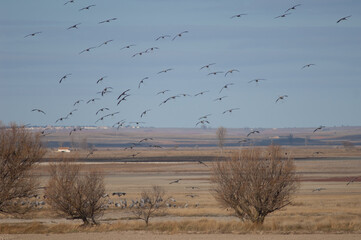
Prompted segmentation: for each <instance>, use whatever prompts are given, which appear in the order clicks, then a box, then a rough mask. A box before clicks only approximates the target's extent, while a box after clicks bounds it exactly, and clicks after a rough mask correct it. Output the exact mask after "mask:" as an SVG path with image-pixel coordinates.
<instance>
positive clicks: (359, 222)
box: [0, 217, 361, 234]
mask: <svg viewBox="0 0 361 240" xmlns="http://www.w3.org/2000/svg"><path fill="white" fill-rule="evenodd" d="M109 231H150V232H157V233H167V234H178V233H203V234H211V233H218V234H219V233H256V234H257V233H278V234H290V233H293V234H305V233H310V234H311V233H361V219H360V218H352V219H341V220H340V219H337V218H332V217H323V218H322V217H319V218H313V219H308V220H307V221H295V219H293V220H291V221H290V220H289V219H287V218H286V219H282V218H281V219H276V218H274V219H268V220H266V222H265V223H264V225H255V224H252V223H250V222H241V221H217V220H213V219H206V218H203V219H200V220H184V221H162V222H151V223H150V224H149V225H148V226H146V225H145V224H144V222H142V221H136V220H129V221H118V222H115V223H111V224H110V223H108V224H100V225H97V226H85V227H84V226H80V225H76V224H52V225H50V224H43V223H18V224H0V234H15V233H16V234H30V233H33V234H46V233H74V232H109Z"/></svg>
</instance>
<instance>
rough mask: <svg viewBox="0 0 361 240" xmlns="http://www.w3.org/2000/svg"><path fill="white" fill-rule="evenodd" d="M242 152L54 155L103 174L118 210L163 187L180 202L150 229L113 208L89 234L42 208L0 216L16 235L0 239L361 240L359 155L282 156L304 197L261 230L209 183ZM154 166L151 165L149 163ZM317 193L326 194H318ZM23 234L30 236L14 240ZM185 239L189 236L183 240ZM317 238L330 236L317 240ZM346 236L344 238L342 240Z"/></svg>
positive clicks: (300, 152) (328, 151) (310, 151)
mask: <svg viewBox="0 0 361 240" xmlns="http://www.w3.org/2000/svg"><path fill="white" fill-rule="evenodd" d="M142 137H143V136H142ZM240 148H241V147H227V148H225V149H224V150H223V152H222V153H221V152H220V150H219V149H218V148H216V147H213V148H212V147H209V148H194V147H193V148H192V147H189V148H187V147H177V148H171V147H169V148H162V149H149V148H146V147H143V148H137V149H136V150H124V149H119V148H97V149H96V151H94V153H93V154H92V155H91V156H90V157H89V159H85V156H86V155H87V154H88V151H87V150H79V149H78V150H76V151H74V152H73V153H70V154H66V153H56V152H55V151H54V150H49V151H48V153H47V155H46V158H47V159H54V160H55V159H61V158H63V157H74V156H75V157H76V158H79V159H81V162H83V163H84V170H88V169H96V170H98V171H100V172H102V173H103V174H104V176H105V183H106V189H107V193H109V195H111V193H112V192H119V191H122V192H126V193H127V194H126V196H124V197H121V198H119V197H118V196H116V197H114V196H111V197H110V198H111V200H112V201H113V202H118V201H120V199H127V200H128V203H129V202H131V199H136V198H138V199H139V194H140V192H141V191H142V190H143V189H146V188H150V187H151V186H152V185H159V186H162V187H164V189H165V190H166V192H167V196H169V197H173V198H174V199H176V202H175V203H174V204H175V205H176V206H175V207H172V208H169V209H168V210H167V212H166V214H164V215H161V216H156V217H154V218H152V219H151V220H150V225H149V227H148V228H146V227H145V224H144V222H142V221H140V220H136V219H134V217H133V215H132V213H131V212H130V210H129V209H120V208H116V207H115V206H114V204H113V205H112V206H111V207H110V208H109V209H107V210H106V211H105V213H104V215H103V216H102V217H101V218H100V219H99V220H100V223H101V224H100V225H99V226H96V227H89V228H84V227H79V225H80V224H81V222H80V221H78V220H73V221H71V220H66V219H65V218H62V217H61V216H58V215H56V214H54V213H53V212H52V211H50V210H49V209H48V207H47V206H46V205H45V206H44V207H43V208H41V209H40V208H37V209H35V210H34V211H33V212H31V213H29V214H27V215H26V216H23V217H22V218H21V219H19V218H14V217H9V216H2V215H0V233H1V234H11V235H0V239H14V237H15V239H42V238H40V237H44V238H46V237H45V236H47V235H49V234H51V235H50V236H51V239H60V238H61V236H63V235H62V234H66V236H68V237H67V238H73V237H76V238H77V239H83V238H84V239H88V237H90V235H89V232H92V234H94V235H91V237H92V238H94V239H105V237H104V236H108V237H109V238H110V239H112V238H113V239H116V238H117V237H116V236H117V234H119V236H122V238H125V239H128V238H129V239H134V238H137V239H142V238H145V237H147V239H169V235H167V234H172V235H171V236H172V239H173V238H175V239H177V238H179V239H184V236H187V237H186V238H192V239H203V238H209V236H210V235H204V234H212V235H211V236H212V237H211V239H213V238H214V239H217V238H224V237H225V236H227V237H226V238H227V239H233V236H236V237H237V236H242V238H241V239H266V238H265V237H264V236H262V234H271V236H272V237H274V238H275V239H283V238H284V236H286V235H283V234H291V233H292V234H297V235H292V238H287V239H304V238H307V236H308V235H303V234H313V235H312V238H314V239H359V237H360V235H359V234H360V233H361V200H360V199H361V177H360V178H358V179H357V180H356V181H355V182H352V183H350V184H349V185H347V183H348V181H349V180H350V179H352V178H353V177H357V176H361V149H360V148H358V147H353V148H352V149H345V148H343V147H340V146H322V147H320V146H317V147H316V146H308V147H285V148H283V150H284V152H285V154H287V155H291V156H293V157H294V158H295V159H296V160H295V163H296V166H297V172H298V173H299V175H300V179H301V184H300V190H299V191H298V193H297V195H296V196H295V197H294V201H293V204H292V205H291V206H288V207H286V208H285V209H283V210H281V211H278V212H275V213H273V214H271V215H269V216H268V217H267V218H266V220H265V223H264V226H262V227H255V226H253V225H252V224H250V223H243V222H240V221H239V220H238V219H237V218H236V217H235V216H234V215H233V213H232V211H231V210H229V209H224V208H222V207H220V206H219V204H218V203H217V202H216V201H215V199H214V197H213V196H212V192H211V189H212V186H211V184H210V181H209V179H210V172H211V171H210V170H211V166H212V164H213V161H215V160H216V159H223V158H227V157H228V156H229V154H230V153H231V152H237V151H239V149H240ZM134 151H136V152H139V154H138V155H137V156H136V157H135V158H131V157H129V155H130V154H131V153H132V152H134ZM315 152H322V153H317V154H315ZM149 159H151V162H147V161H148V160H149ZM107 160H111V161H107ZM197 160H202V161H204V162H205V163H206V164H207V165H208V166H209V167H207V166H204V165H201V164H199V163H198V162H197ZM93 161H94V162H93ZM47 170H48V163H47V162H44V163H41V164H40V165H39V166H38V167H37V169H36V170H35V174H36V175H38V176H39V177H40V180H41V186H44V185H45V184H46V181H47V179H48V172H47ZM175 179H181V180H180V182H179V183H177V184H169V182H171V181H172V180H175ZM191 186H196V187H199V189H193V190H192V189H191V188H189V187H191ZM316 188H324V190H322V191H313V190H314V189H316ZM40 191H42V190H40ZM187 194H195V195H197V196H196V197H194V198H191V197H189V196H186V195H187ZM186 204H187V205H188V206H187V207H185V205H186ZM119 231H122V232H123V233H119ZM124 231H126V234H124ZM82 232H85V233H82ZM97 232H106V233H105V234H99V233H97ZM23 233H27V235H13V234H23ZM60 233H61V235H58V234H60ZM184 233H187V234H192V235H183V234H184ZM249 233H256V236H254V235H244V234H249ZM320 233H322V234H325V235H317V234H320ZM341 233H342V235H338V234H341ZM33 234H35V235H33ZM38 234H44V235H38ZM45 234H47V235H45ZM193 234H196V235H193ZM217 234H233V235H217ZM234 234H236V235H234ZM239 234H241V235H239ZM279 234H282V235H279ZM334 234H335V235H334ZM25 236H26V237H25ZM127 236H128V237H127ZM167 236H168V237H167ZM189 236H192V237H189ZM266 236H267V235H266ZM326 236H327V237H326ZM108 237H107V239H109V238H108ZM236 237H234V238H236ZM323 237H325V238H323ZM345 237H347V238H345ZM46 239H48V238H46ZM237 239H239V238H237ZM267 239H269V238H267Z"/></svg>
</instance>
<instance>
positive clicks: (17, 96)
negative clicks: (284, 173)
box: [0, 0, 361, 128]
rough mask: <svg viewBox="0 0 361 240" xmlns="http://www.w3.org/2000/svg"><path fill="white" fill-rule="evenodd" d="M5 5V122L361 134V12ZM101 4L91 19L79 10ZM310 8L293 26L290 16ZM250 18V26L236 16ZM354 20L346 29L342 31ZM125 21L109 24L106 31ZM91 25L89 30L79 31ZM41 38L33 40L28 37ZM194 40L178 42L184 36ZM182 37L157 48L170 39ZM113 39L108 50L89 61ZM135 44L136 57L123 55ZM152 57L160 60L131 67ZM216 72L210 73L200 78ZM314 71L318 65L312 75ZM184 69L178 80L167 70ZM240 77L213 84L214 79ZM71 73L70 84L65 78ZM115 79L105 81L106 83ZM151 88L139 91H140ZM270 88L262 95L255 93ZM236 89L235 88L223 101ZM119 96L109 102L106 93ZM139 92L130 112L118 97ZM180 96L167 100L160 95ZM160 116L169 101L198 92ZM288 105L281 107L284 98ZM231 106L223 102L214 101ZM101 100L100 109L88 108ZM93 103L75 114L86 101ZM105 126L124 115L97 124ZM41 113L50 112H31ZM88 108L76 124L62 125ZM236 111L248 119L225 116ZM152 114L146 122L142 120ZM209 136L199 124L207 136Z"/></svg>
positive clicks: (304, 2) (49, 1) (223, 5)
mask: <svg viewBox="0 0 361 240" xmlns="http://www.w3.org/2000/svg"><path fill="white" fill-rule="evenodd" d="M65 2H66V1H62V0H32V1H28V0H2V1H1V8H0V109H1V115H0V116H1V117H0V120H1V121H3V122H4V123H9V122H11V121H15V122H18V123H24V124H28V123H29V124H32V125H69V126H72V125H97V126H112V125H113V124H114V123H115V122H117V121H120V120H122V119H126V121H127V123H128V122H136V121H143V122H145V124H142V126H145V127H195V125H196V123H197V122H198V118H199V117H201V116H203V115H206V114H212V115H211V116H209V118H208V121H209V122H210V124H208V126H210V127H214V128H217V127H219V126H224V127H232V128H241V127H252V128H257V127H275V128H279V127H317V126H319V125H326V126H340V125H360V120H359V119H361V108H360V103H361V79H360V76H361V67H360V66H361V64H360V63H361V17H360V11H361V1H357V0H353V1H352V0H342V1H341V0H339V1H336V0H299V1H295V0H292V1H290V0H283V1H281V0H273V1H268V0H244V1H239V0H238V1H236V0H234V1H231V0H224V1H219V0H218V1H216V0H207V1H205V0H204V1H201V0H187V1H175V0H174V1H166V0H152V1H146V0H143V1H140V0H131V1H130V0H129V1H116V0H103V1H101V0H75V1H74V3H69V4H67V5H64V3H65ZM91 4H95V5H96V6H95V7H92V8H90V9H89V10H83V11H79V9H80V8H82V7H86V6H88V5H91ZM296 4H301V6H298V7H297V8H296V9H295V10H290V11H288V12H289V13H291V14H290V15H287V16H286V17H284V18H277V19H275V17H276V16H279V15H282V14H283V13H284V12H285V11H286V10H287V9H288V8H290V7H292V6H294V5H296ZM239 13H246V14H247V15H245V16H242V17H241V18H233V19H231V18H230V17H231V16H233V15H236V14H239ZM349 15H352V16H351V17H350V18H349V19H348V20H347V21H342V22H340V23H336V21H337V20H338V19H340V18H342V17H345V16H349ZM110 18H117V20H115V21H111V22H109V23H104V24H98V22H100V21H103V20H106V19H110ZM76 23H81V24H80V25H79V27H78V29H70V30H67V28H68V27H70V26H72V25H74V24H76ZM38 31H41V32H42V33H41V34H38V35H36V36H34V37H27V38H24V36H25V35H27V34H30V33H33V32H38ZM182 31H188V33H185V34H184V35H182V37H180V38H176V39H175V40H174V41H172V40H171V38H173V37H174V36H175V35H176V34H177V33H179V32H182ZM165 34H167V35H168V34H169V35H171V36H172V37H171V38H166V39H161V40H159V41H155V39H156V38H157V37H159V36H161V35H165ZM107 40H113V41H112V42H109V43H108V44H107V45H103V46H101V47H99V48H96V49H93V50H92V51H90V52H85V53H82V54H79V52H81V51H82V50H84V49H86V48H89V47H93V46H97V45H99V44H101V43H102V42H105V41H107ZM129 44H135V45H136V46H134V47H133V48H130V49H123V50H120V48H121V47H123V46H126V45H129ZM150 47H158V48H159V49H158V50H154V51H153V52H151V53H147V54H143V55H142V56H135V57H132V55H133V54H135V53H137V52H141V51H144V50H146V49H147V48H150ZM209 63H216V64H215V65H213V66H211V68H210V70H207V69H202V70H199V69H200V67H202V66H204V65H206V64H209ZM309 63H313V64H316V65H315V66H311V67H309V68H305V69H301V68H302V66H304V65H306V64H309ZM167 68H173V70H172V71H169V72H167V73H162V74H157V73H158V72H159V71H161V70H164V69H167ZM230 69H237V70H239V72H233V73H232V74H228V75H227V76H226V77H225V76H224V74H219V75H215V76H208V75H207V74H208V73H209V72H212V71H224V72H226V71H227V70H230ZM68 73H72V75H71V76H69V77H68V78H67V79H65V80H64V81H63V82H62V83H61V84H59V80H60V78H61V77H62V76H64V75H65V74H68ZM102 76H107V78H105V79H104V81H103V82H101V83H99V84H96V81H97V80H98V79H99V78H100V77H102ZM144 77H149V79H146V80H145V81H144V84H143V85H142V86H141V87H140V88H139V89H138V84H139V82H140V81H141V80H142V79H143V78H144ZM256 78H264V79H266V81H262V82H260V83H258V84H255V83H248V82H249V81H250V80H253V79H256ZM227 83H234V85H232V86H230V87H229V88H227V89H224V90H223V91H222V93H221V94H219V91H220V89H221V88H222V86H224V85H225V84H227ZM105 87H112V88H113V90H112V93H109V94H107V95H105V96H103V97H101V96H100V95H99V94H96V93H97V92H99V91H101V90H102V89H104V88H105ZM127 89H131V90H130V91H129V94H130V95H131V96H129V97H128V99H127V101H126V102H122V103H120V104H119V105H118V106H117V101H116V98H117V97H118V95H119V94H120V93H122V92H123V91H124V90H127ZM165 89H169V90H171V91H169V92H167V93H165V94H164V95H156V93H157V92H159V91H161V90H165ZM206 90H207V91H209V92H207V93H205V94H204V95H202V96H197V97H194V96H191V97H179V98H176V99H175V100H170V101H168V102H167V103H165V104H163V105H161V106H159V104H160V103H161V102H163V101H164V100H165V99H167V98H168V97H171V96H174V95H177V94H181V93H187V94H190V95H194V94H196V93H198V92H201V91H206ZM285 94H286V95H288V98H286V99H285V100H284V101H279V102H277V103H275V100H276V99H277V98H278V97H279V96H281V95H285ZM224 95H226V96H228V97H227V98H225V99H223V100H222V101H221V102H215V101H214V99H216V98H218V97H221V96H224ZM96 97H98V98H100V100H99V101H97V102H94V103H92V104H86V103H85V102H86V101H88V100H89V99H91V98H96ZM79 99H83V100H84V101H85V102H82V103H81V104H79V105H77V106H76V107H73V104H74V102H75V101H77V100H79ZM102 107H107V108H109V109H110V111H105V112H104V114H103V115H105V114H108V113H113V112H117V111H119V112H120V114H117V115H114V116H112V117H107V118H105V119H104V120H103V121H98V122H97V124H95V121H97V120H98V119H99V118H100V117H101V116H103V115H101V114H98V115H95V113H96V112H97V110H98V109H100V108H102ZM34 108H39V109H42V110H44V111H45V112H46V115H43V114H41V113H38V112H32V111H31V110H32V109H34ZM75 108H76V109H78V111H76V112H74V114H73V115H72V116H71V117H69V119H67V120H64V121H63V122H60V123H59V122H58V123H57V124H55V121H56V120H57V119H58V118H60V117H64V116H66V115H67V114H68V113H69V112H70V111H71V110H73V109H75ZM231 108H240V109H239V110H236V111H233V112H232V113H226V114H222V112H223V111H225V110H227V109H231ZM146 109H151V111H149V112H148V113H147V114H146V115H145V116H144V117H143V118H141V117H140V115H141V113H142V112H143V111H144V110H146ZM199 126H200V125H198V127H199Z"/></svg>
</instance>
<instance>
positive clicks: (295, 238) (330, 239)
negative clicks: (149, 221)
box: [0, 232, 361, 240]
mask: <svg viewBox="0 0 361 240" xmlns="http://www.w3.org/2000/svg"><path fill="white" fill-rule="evenodd" d="M360 238H361V235H360V234H299V235H280V234H266V235H260V234H247V235H238V234H175V235H168V234H154V233H148V232H104V233H70V234H47V235H45V234H26V235H19V234H12V235H0V240H10V239H16V240H23V239H24V240H25V239H26V240H43V239H49V240H63V239H76V240H89V239H97V240H103V239H104V240H113V239H122V240H128V239H129V240H133V239H137V240H141V239H147V240H153V239H160V240H165V239H175V240H185V239H192V240H198V239H207V240H213V239H227V240H233V239H240V240H286V239H287V240H301V239H312V240H338V239H340V240H358V239H360Z"/></svg>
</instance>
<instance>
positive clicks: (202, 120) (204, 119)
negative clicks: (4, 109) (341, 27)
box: [25, 0, 351, 142]
mask: <svg viewBox="0 0 361 240" xmlns="http://www.w3.org/2000/svg"><path fill="white" fill-rule="evenodd" d="M74 2H75V0H70V1H67V2H65V3H64V5H68V4H71V3H74ZM300 6H301V4H296V5H294V6H292V7H290V8H288V9H287V10H286V11H284V12H283V13H282V14H281V15H279V16H276V17H274V18H275V19H277V18H284V17H287V16H289V15H291V14H292V11H295V10H296V8H299V7H300ZM92 8H96V5H95V4H91V5H88V6H85V7H83V8H80V9H79V11H86V10H90V9H92ZM246 15H247V14H246V13H240V14H236V15H233V16H230V18H231V19H234V18H242V17H244V16H246ZM350 17H351V15H350V16H346V17H342V18H340V19H338V20H337V21H336V23H340V22H341V21H346V20H348V19H349V18H350ZM116 20H117V18H108V19H105V20H102V21H99V22H98V24H109V23H110V22H112V21H116ZM81 24H82V23H81V22H78V23H76V24H73V25H71V26H69V27H67V28H66V29H67V30H69V31H72V30H77V29H79V28H80V26H81ZM41 33H42V32H41V31H38V32H34V33H31V34H27V35H25V38H27V37H35V36H36V35H39V34H41ZM185 34H189V31H182V32H179V33H176V34H174V35H170V34H165V35H161V36H159V37H157V38H155V39H154V40H155V41H161V40H165V39H167V38H169V39H171V41H175V40H177V39H178V38H181V37H182V36H183V35H185ZM113 41H114V40H113V39H110V40H107V41H104V42H102V43H100V44H98V45H96V46H92V47H88V48H85V49H83V50H81V51H80V52H79V53H78V54H85V53H87V52H90V51H94V50H95V49H97V48H100V47H103V46H105V45H108V44H110V43H111V42H113ZM135 46H136V45H135V44H130V45H126V46H122V47H121V48H120V50H125V49H131V48H133V47H135ZM157 50H159V48H158V47H149V48H147V49H145V50H143V51H139V52H136V53H134V54H133V55H132V58H134V57H139V56H142V55H144V54H149V53H151V52H153V51H157ZM214 65H216V63H209V64H206V65H204V66H201V67H200V68H199V71H209V72H207V76H215V75H222V74H223V75H224V77H227V76H229V75H231V74H233V73H236V72H239V70H238V69H229V70H226V71H211V69H212V68H213V67H214ZM315 65H316V64H314V63H308V64H305V65H304V66H302V67H301V69H305V68H310V67H313V66H315ZM173 70H174V69H173V68H165V69H163V70H161V71H158V72H157V73H156V75H160V74H166V73H168V72H170V71H173ZM71 76H72V73H66V74H65V75H63V76H62V77H61V78H60V79H59V81H58V82H59V84H62V83H63V82H65V81H66V80H67V79H68V78H71ZM106 78H107V76H102V77H100V78H98V79H97V80H96V81H95V83H96V84H97V85H100V84H102V83H103V81H105V79H106ZM148 79H149V77H144V78H143V79H141V80H140V81H139V83H138V89H140V88H141V87H142V86H143V84H144V83H145V81H147V80H148ZM262 81H266V79H264V78H258V79H252V80H250V81H248V83H250V84H251V83H255V84H259V83H260V82H262ZM233 85H235V83H233V82H229V83H227V84H225V85H223V86H222V88H220V90H219V92H218V94H221V93H223V92H225V91H226V90H227V89H229V88H230V87H232V86H233ZM113 90H114V89H113V88H112V87H105V88H103V89H102V90H101V91H99V92H97V94H99V97H93V98H90V99H88V100H84V99H79V100H76V101H75V102H74V104H73V107H76V106H77V105H79V104H80V103H81V102H85V103H86V104H92V103H94V102H95V101H100V100H101V97H104V96H105V95H107V94H109V93H111V92H112V91H113ZM131 91H132V90H131V89H126V90H124V91H122V92H121V93H120V94H119V95H117V98H116V99H115V101H116V105H117V106H118V105H120V104H121V103H123V102H125V101H127V100H128V98H129V97H131V96H132V94H131ZM168 92H171V90H170V89H164V90H160V91H159V92H157V93H156V95H166V94H167V93H168ZM208 92H209V90H203V91H201V92H198V93H196V94H193V95H191V94H187V93H180V94H176V95H173V96H169V97H167V98H166V99H164V100H163V101H162V102H160V104H159V107H161V106H162V105H164V104H166V103H168V102H169V101H172V100H175V99H177V98H180V97H190V96H193V97H198V96H202V95H204V94H207V93H208ZM227 97H228V96H227V95H223V96H218V97H216V98H214V100H213V101H215V102H216V101H219V102H220V101H222V100H223V99H224V98H227ZM286 98H288V95H287V94H285V95H281V96H278V97H277V98H276V99H275V103H278V102H280V101H284V100H285V99H286ZM110 110H111V109H110V108H108V107H102V108H99V109H97V110H96V111H94V114H95V115H96V116H99V118H98V119H97V120H96V121H95V124H96V123H98V122H101V121H103V120H104V119H106V118H109V117H113V116H115V115H118V114H119V113H120V112H119V111H115V112H111V113H108V114H105V115H102V116H101V115H100V114H104V113H106V112H109V111H110ZM237 110H240V108H238V107H235V108H229V109H226V110H224V111H223V112H222V114H231V113H232V112H233V111H237ZM32 111H33V112H38V113H41V114H44V115H45V114H46V112H45V111H44V110H42V109H40V108H34V109H32ZM76 111H78V109H77V108H75V109H73V110H71V111H70V112H69V113H68V114H66V115H65V116H62V117H59V118H58V119H57V120H56V121H55V123H60V122H62V121H64V120H67V119H69V118H70V117H71V116H72V115H73V114H74V113H75V112H76ZM150 111H152V109H146V110H144V111H142V112H141V113H140V114H139V116H140V118H141V119H143V118H145V117H146V116H147V115H148V113H149V112H150ZM211 115H212V114H206V115H204V116H201V117H199V118H198V120H197V121H196V123H195V127H198V126H203V127H204V126H209V125H210V121H209V119H208V117H209V116H211ZM129 123H130V124H136V126H138V125H139V124H142V123H144V122H143V121H131V122H129ZM125 124H126V120H125V119H122V120H120V121H117V122H116V123H115V124H113V127H115V128H118V129H119V128H120V127H123V126H125ZM324 127H325V126H319V127H317V128H316V129H314V131H313V133H315V132H317V131H319V130H322V129H323V128H324ZM80 130H82V128H81V127H74V129H72V131H71V132H70V133H69V135H71V134H72V133H73V132H75V131H80ZM43 133H44V132H43ZM259 133H260V132H259V131H257V130H253V131H251V132H250V133H248V135H247V138H248V137H249V136H251V135H252V134H259ZM44 134H45V133H44ZM147 140H149V139H147ZM145 141H146V140H145ZM242 141H243V140H241V141H240V142H242Z"/></svg>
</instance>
